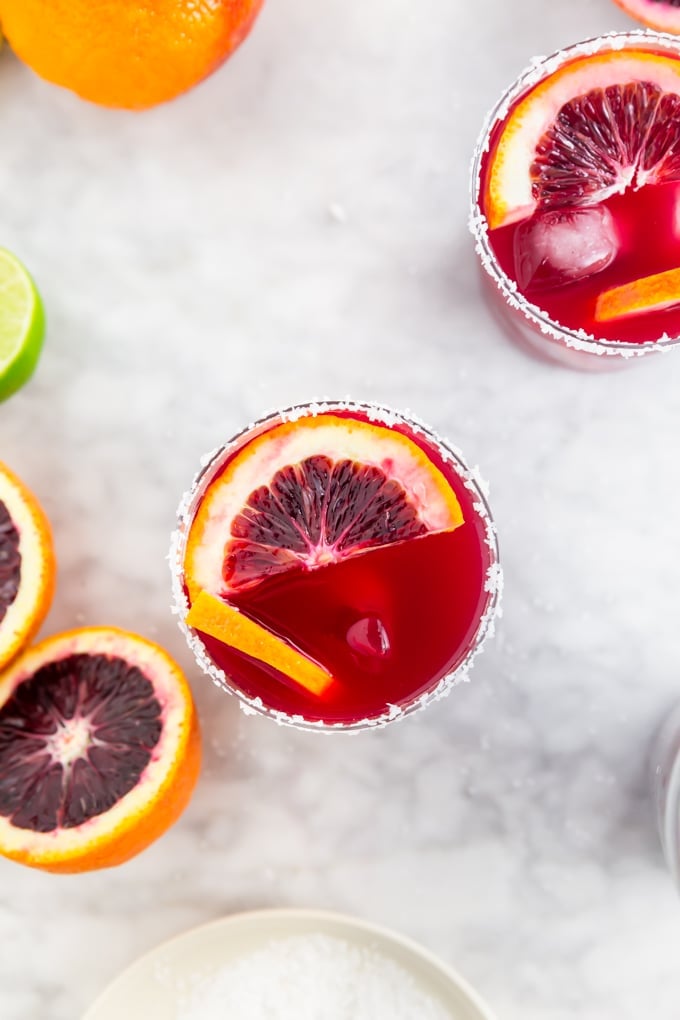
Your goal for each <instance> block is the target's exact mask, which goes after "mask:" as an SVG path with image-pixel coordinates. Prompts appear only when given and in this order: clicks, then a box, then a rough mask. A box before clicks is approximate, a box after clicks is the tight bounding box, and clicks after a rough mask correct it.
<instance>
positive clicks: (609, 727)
mask: <svg viewBox="0 0 680 1020" xmlns="http://www.w3.org/2000/svg"><path fill="white" fill-rule="evenodd" d="M629 25H630V23H629V22H628V20H627V19H626V18H625V17H624V15H622V14H620V13H619V12H618V10H617V9H616V8H615V7H614V4H613V3H611V0H562V2H554V3H545V0H513V2H512V3H507V2H503V0H471V2H470V3H467V4H465V3H463V0H420V2H419V3H418V4H415V3H412V2H410V0H372V2H371V3H369V4H366V3H351V2H348V0H325V2H324V3H323V4H321V5H319V4H312V3H309V2H308V0H307V2H305V0H287V2H286V3H281V2H279V3H277V2H275V0H269V3H268V6H267V9H266V10H265V11H264V13H263V15H262V18H261V20H260V23H259V25H258V26H257V29H256V31H255V33H254V35H253V36H252V38H251V40H250V41H249V42H248V44H247V45H246V46H245V47H244V48H243V50H241V52H240V53H239V54H238V55H237V57H236V58H235V59H234V60H232V62H231V63H230V64H229V65H227V66H226V67H225V68H223V69H222V71H221V72H220V73H219V74H217V75H216V76H214V77H213V78H212V79H211V80H210V81H208V82H207V83H206V84H205V85H203V86H202V87H201V88H199V89H197V90H196V91H194V92H193V93H192V94H190V95H189V96H187V97H185V98H184V99H182V100H181V101H178V102H175V103H173V104H171V105H169V106H167V107H164V108H162V109H158V110H156V111H154V112H151V113H148V114H146V115H142V116H134V115H129V114H124V113H116V112H107V111H104V110H99V109H97V108H95V107H90V106H88V105H86V104H84V103H81V102H79V101H78V100H76V99H75V98H72V97H71V96H70V95H68V94H67V93H62V92H61V91H59V90H58V89H55V88H52V87H50V86H48V85H46V84H43V83H42V82H40V81H38V80H37V79H35V78H34V77H33V76H32V75H31V73H30V72H29V71H27V70H26V69H24V68H22V67H21V66H20V65H19V64H18V63H17V62H16V61H15V60H14V59H13V58H12V57H11V55H10V54H8V53H5V54H4V55H3V56H2V58H1V59H0V94H1V101H0V135H1V137H2V155H1V156H0V194H1V195H2V196H3V198H2V228H1V230H0V243H3V244H5V245H7V246H8V247H10V248H12V249H14V250H16V251H17V252H18V253H19V254H20V255H22V256H23V258H24V259H25V261H26V262H27V263H28V264H29V265H30V266H31V267H32V269H33V270H34V273H35V275H36V277H37V279H38V281H39V283H40V286H41V289H42V291H43V294H44V297H45V300H46V304H47V308H48V314H49V320H50V328H49V339H48V344H47V348H46V351H45V355H44V358H43V361H42V363H41V366H40V370H39V373H38V375H37V376H36V378H35V380H34V382H33V383H32V384H31V386H30V387H29V388H27V389H26V390H25V391H24V392H23V393H22V394H21V395H19V396H18V397H17V398H15V399H13V400H12V401H10V402H9V403H8V404H6V405H3V406H2V407H1V408H0V423H1V437H2V438H1V443H0V455H1V456H2V458H3V459H5V460H7V461H8V462H9V463H10V464H11V465H12V466H13V467H14V468H15V469H16V470H17V471H19V472H20V473H22V474H23V476H24V477H25V479H26V481H28V482H29V483H30V484H32V485H33V486H34V488H35V489H36V490H37V492H38V493H39V494H40V496H41V497H42V499H43V501H44V503H45V506H46V508H47V510H48V511H49V514H50V516H51V518H52V521H53V523H54V528H55V533H56V541H57V547H58V553H59V559H60V575H59V590H58V597H57V600H56V604H55V607H54V609H53V612H52V613H51V615H50V617H49V619H48V622H47V625H46V628H45V631H46V632H48V633H49V632H53V631H56V630H58V629H61V628H65V627H70V626H73V625H77V624H79V623H85V622H86V623H112V624H118V625H122V626H125V627H129V628H133V629H136V630H138V631H140V632H141V633H143V634H146V635H150V636H153V637H155V638H157V639H158V640H160V641H162V642H163V643H164V644H166V645H167V646H168V647H169V648H170V649H171V650H172V651H173V652H174V653H175V654H176V655H177V656H178V658H179V659H180V661H181V662H182V663H183V664H184V665H185V666H186V667H187V668H188V670H189V672H190V675H191V679H192V682H193V685H194V689H195V692H196V697H197V700H198V703H199V707H200V711H201V716H202V720H203V725H204V729H205V736H206V749H207V753H206V763H205V771H204V774H203V776H202V778H201V781H200V784H199V786H198V790H197V792H196V795H195V798H194V800H193V802H192V804H191V806H190V808H189V810H188V811H187V813H186V815H185V816H184V817H183V819H182V820H181V822H180V823H179V824H178V825H177V826H176V827H175V828H174V829H173V830H172V831H171V832H170V833H169V834H168V835H167V836H166V837H165V838H163V839H162V840H161V841H160V842H159V843H157V844H156V845H155V846H154V847H153V848H151V849H150V850H149V851H148V852H147V853H145V854H143V855H142V856H141V857H139V858H138V859H137V860H135V861H134V862H132V863H130V864H129V865H127V866H125V867H122V868H120V869H119V870H117V871H112V872H108V873H107V872H103V873H99V874H92V875H87V876H82V877H67V878H58V877H54V876H49V875H42V874H40V873H37V872H31V871H28V870H24V869H22V868H20V867H18V866H16V865H13V864H11V863H8V862H0V945H1V946H2V950H1V952H0V1017H2V1020H74V1018H77V1017H79V1016H80V1014H81V1012H82V1010H83V1009H84V1008H85V1006H86V1005H87V1004H88V1002H89V1001H91V999H92V998H93V997H94V996H95V995H96V994H97V993H98V992H99V990H100V989H101V988H102V987H103V986H104V985H105V984H106V983H107V982H108V981H109V980H110V979H111V978H112V977H113V976H114V975H115V974H116V973H117V972H118V971H119V970H120V969H121V968H122V967H124V966H125V965H126V964H127V963H129V962H130V961H131V960H132V959H133V958H134V957H135V956H136V955H137V954H139V953H140V952H142V951H144V950H146V949H148V948H150V947H152V946H153V945H154V944H156V943H157V942H158V941H159V940H162V939H164V938H166V937H167V936H170V935H172V934H174V933H178V932H181V931H182V930H184V929H186V928H187V927H189V926H191V925H194V924H196V923H199V922H202V921H206V920H209V919H212V918H216V917H219V916H221V915H223V914H225V913H229V912H231V911H235V910H239V909H242V908H251V907H257V906H259V905H263V906H264V905H267V906H269V905H296V906H298V905H299V906H318V907H329V908H334V909H339V910H342V911H347V912H350V913H355V914H358V915H360V916H362V917H365V918H369V919H372V920H375V921H379V922H382V923H385V924H388V925H392V926H394V927H396V928H398V929H400V930H401V931H403V932H405V933H408V934H410V935H412V936H414V937H415V938H417V939H420V940H421V941H422V942H424V943H425V944H426V945H428V946H429V947H431V948H432V949H434V950H435V951H437V952H439V953H440V954H441V955H442V956H443V957H445V958H446V959H447V960H449V961H450V962H452V963H453V964H454V965H455V966H457V967H458V968H459V969H460V970H461V971H462V972H463V973H464V974H466V975H467V976H468V978H469V979H470V980H471V981H472V982H473V983H474V984H475V985H476V986H477V987H478V988H479V990H480V991H481V992H482V994H483V995H485V996H486V997H487V998H488V1000H489V1002H490V1003H491V1004H492V1005H493V1007H494V1008H495V1010H496V1011H497V1013H498V1017H499V1020H571V1018H573V1017H577V1018H580V1020H641V1018H645V1020H647V1018H652V1017H653V1018H654V1020H677V1018H678V1016H680V967H679V964H678V946H679V945H680V903H679V902H678V901H677V899H676V897H675V895H674V891H673V889H672V887H671V884H670V880H669V878H668V877H667V874H666V871H665V869H664V866H663V863H662V861H661V857H660V852H659V850H658V847H657V839H656V834H655V830H654V823H653V818H652V811H651V801H650V796H649V792H648V787H647V781H646V773H645V768H646V755H647V751H648V747H649V742H650V738H651V736H652V734H653V732H654V729H655V727H656V725H657V723H658V721H659V720H660V718H661V717H662V716H663V715H664V713H665V712H666V711H667V709H668V707H669V705H670V704H671V703H672V702H673V700H674V698H675V697H676V696H678V695H680V670H679V662H680V646H679V645H678V584H677V576H678V558H679V555H680V549H679V543H678V527H677V520H678V501H679V500H680V457H679V456H678V435H679V434H680V399H679V397H678V394H679V393H680V356H678V357H673V358H671V357H669V358H665V359H663V361H660V360H657V359H652V360H651V362H648V363H646V364H644V365H640V366H636V367H635V368H632V369H630V370H629V371H627V372H621V373H619V374H612V375H606V376H603V377H601V376H594V377H588V376H582V375H577V374H572V373H570V372H568V371H566V370H563V369H559V368H551V367H549V366H545V365H542V364H540V363H538V362H534V361H532V360H530V359H528V358H527V357H526V356H525V355H524V354H523V353H521V352H520V351H519V350H517V349H515V348H514V347H512V346H511V345H509V344H508V343H507V341H506V340H505V339H504V338H503V337H502V336H501V335H500V334H499V332H498V330H497V328H496V326H495V324H494V322H493V320H492V318H491V316H490V313H489V311H488V310H487V308H486V307H485V305H484V303H483V300H482V298H481V295H480V293H479V289H478V288H479V281H478V276H477V271H476V266H475V262H474V259H473V254H472V250H471V244H470V238H469V237H468V234H467V231H466V215H467V169H468V159H469V153H470V151H471V148H472V146H473V143H474V140H475V137H476V134H477V131H478V127H479V124H480V122H481V119H482V117H483V115H484V113H485V111H486V109H487V107H488V106H490V105H491V103H492V102H493V101H494V100H495V98H496V97H497V95H498V93H499V92H500V90H501V89H502V88H503V87H504V86H505V85H506V84H507V83H508V82H509V81H510V79H511V78H513V77H514V76H515V74H516V73H517V72H518V71H519V70H520V69H521V68H522V67H523V66H524V64H525V63H526V61H527V59H528V57H529V56H530V55H531V54H532V53H545V52H548V51H550V50H552V49H554V48H556V47H557V46H559V45H560V44H564V43H568V42H573V41H575V40H577V39H578V38H582V37H585V36H586V35H589V34H596V33H598V32H600V31H602V30H606V29H610V28H616V27H621V28H623V27H629ZM347 393H351V394H352V395H354V396H356V397H358V398H368V399H378V400H382V401H387V402H389V403H391V404H393V405H396V406H399V407H410V408H412V409H413V410H415V411H417V412H418V413H419V414H420V415H421V416H422V417H423V418H425V419H426V420H429V422H430V423H431V424H432V425H433V426H435V427H436V428H437V429H438V430H440V431H442V432H443V433H445V434H448V435H449V437H450V438H451V439H452V440H454V441H455V442H456V443H457V444H459V445H460V446H461V447H462V448H463V449H464V451H465V452H466V454H467V456H468V457H469V458H470V459H471V460H472V461H477V462H479V463H480V464H481V466H482V468H483V471H484V473H485V474H486V476H487V477H488V478H489V479H490V480H491V482H492V502H493V507H494V510H495V514H496V517H497V521H498V524H499V529H500V536H501V543H502V552H503V555H504V562H505V566H506V572H507V597H506V613H505V618H504V621H503V623H502V626H501V628H500V633H499V635H498V638H497V640H496V642H495V643H494V645H493V646H492V647H490V648H489V650H488V651H487V653H486V654H485V655H484V656H483V658H482V659H481V660H480V662H479V663H478V666H477V668H476V671H475V677H474V682H473V683H471V684H470V685H468V686H466V687H465V688H463V689H459V690H457V691H456V692H454V694H453V695H452V696H451V697H450V698H449V699H448V700H447V701H445V702H443V703H441V704H439V705H436V706H434V707H432V708H430V709H429V710H427V711H426V712H425V713H423V714H422V715H421V716H420V717H415V718H412V719H409V720H407V721H405V722H403V723H400V724H399V725H396V726H393V727H392V728H391V729H388V730H386V731H384V732H381V733H368V734H366V735H363V736H358V737H351V738H343V737H333V738H328V737H320V736H316V735H311V734H305V733H300V734H298V733H295V732H292V731H289V730H283V729H278V728H277V727H276V726H275V725H273V724H272V723H270V722H268V721H267V720H264V719H258V718H245V717H242V716H241V715H240V713H239V711H238V709H237V706H236V703H235V702H234V701H232V700H231V699H229V698H228V697H226V696H224V695H223V694H221V693H220V692H219V691H218V690H216V689H214V688H213V687H211V686H210V684H209V683H208V682H207V681H205V680H204V679H203V678H202V676H201V675H198V673H197V671H196V670H195V669H194V668H192V664H191V662H190V659H189V656H188V654H187V653H186V650H185V649H184V647H183V643H182V639H181V636H180V634H179V632H178V631H177V629H176V627H175V624H174V621H173V620H172V619H171V617H170V614H169V612H168V608H167V607H168V603H169V580H168V573H167V566H166V563H165V554H166V549H167V543H168V535H169V532H170V530H171V527H172V524H173V513H174V508H175V504H176V501H177V499H178V496H179V494H180V492H181V491H182V489H183V487H184V486H185V484H186V482H187V481H188V479H189V478H190V476H191V475H192V473H193V471H194V468H195V466H196V463H197V459H198V456H199V454H200V453H201V452H202V451H203V450H204V449H206V448H210V447H212V446H214V445H215V444H216V443H218V442H219V441H220V440H222V439H223V438H224V437H225V436H227V435H229V434H231V433H232V432H233V431H235V430H236V429H237V428H239V427H240V426H241V425H242V424H243V423H244V422H246V421H247V420H250V419H251V418H252V416H254V415H257V414H259V413H260V412H261V411H263V410H265V409H268V408H269V407H271V406H273V405H277V404H281V403H282V402H291V401H297V400H304V399H305V398H308V397H310V396H312V395H324V394H326V395H338V394H339V395H344V394H347ZM244 1020H245V1018H244Z"/></svg>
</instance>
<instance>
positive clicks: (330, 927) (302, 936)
mask: <svg viewBox="0 0 680 1020" xmlns="http://www.w3.org/2000/svg"><path fill="white" fill-rule="evenodd" d="M312 971H314V972H315V973H314V974H312V973H311V972H312ZM334 988H335V992H333V991H332V990H333V989H334ZM279 990H280V994H279ZM383 992H384V1004H383V1001H382V996H383ZM315 996H318V1003H319V1005H318V1006H317V1008H316V1009H315V1007H314V1002H315ZM352 996H354V998H352ZM395 1004H398V1005H397V1006H396V1009H397V1011H395ZM409 1004H410V1009H409ZM301 1008H302V1009H304V1010H306V1011H305V1012H301ZM287 1009H290V1011H289V1012H286V1010H287ZM398 1010H401V1012H403V1013H404V1016H406V1015H407V1013H410V1015H412V1016H413V1020H430V1018H431V1020H494V1017H493V1014H492V1013H491V1011H490V1010H489V1008H488V1006H486V1005H485V1004H484V1003H483V1002H482V1000H481V999H480V998H479V996H478V995H477V993H476V992H475V991H474V990H473V989H472V988H471V987H470V986H469V985H468V984H467V982H466V981H464V980H463V978H461V977H460V976H459V975H458V974H456V972H455V971H453V970H452V969H451V968H450V967H448V966H447V965H446V964H444V963H443V962H442V961H441V960H438V959H437V957H435V956H434V955H433V954H431V953H429V952H428V951H427V950H426V949H423V948H422V947H421V946H419V945H417V944H416V943H415V942H412V941H411V940H410V939H407V938H404V937H403V936H401V935H398V934H396V933H395V932H391V931H388V930H387V929H385V928H381V927H378V926H376V925H373V924H369V923H367V922H365V921H360V920H357V919H355V918H351V917H344V916H342V915H340V914H333V913H328V912H325V911H315V910H287V909H282V910H258V911H253V912H250V913H243V914H235V915H233V916H231V917H225V918H223V919H221V920H219V921H214V922H213V923H211V924H206V925H202V926H201V927H199V928H194V929H192V930H191V931H188V932H185V933H184V934H183V935H180V936H178V937H177V938H174V939H171V940H170V941H169V942H165V943H163V944H162V945H160V946H158V947H157V948H156V949H154V950H152V951H151V952H150V953H147V954H146V955H145V956H142V957H140V958H139V959H138V960H137V961H136V962H135V963H133V964H132V965H131V966H130V967H128V968H127V970H125V971H124V972H123V973H122V974H121V975H120V976H119V977H118V978H116V979H115V980H114V981H113V983H112V984H111V985H109V987H108V988H107V989H106V990H105V991H104V992H103V993H102V995H101V996H100V997H99V998H98V999H97V1001H96V1002H95V1003H94V1004H93V1005H92V1006H91V1007H90V1008H89V1010H88V1011H87V1012H86V1014H85V1016H84V1017H83V1020H120V1017H121V1016H124V1017H125V1020H214V1018H215V1017H219V1020H223V1018H224V1020H226V1018H227V1017H229V1018H231V1017H234V1016H235V1015H236V1013H235V1011H238V1020H260V1017H264V1016H266V1017H268V1018H269V1017H271V1018H272V1020H278V1018H279V1017H281V1018H285V1017H287V1016H288V1015H289V1016H290V1017H291V1020H292V1018H293V1017H295V1018H296V1020H304V1018H305V1017H306V1016H308V1015H309V1016H310V1017H312V1016H313V1017H314V1020H326V1018H328V1020H334V1018H335V1017H336V1016H337V1017H338V1018H342V1020H345V1018H346V1017H348V1016H352V1017H353V1018H354V1020H364V1018H366V1020H369V1018H370V1020H387V1018H388V1017H389V1018H390V1020H398V1018H399V1017H400V1016H401V1012H398ZM404 1010H406V1012H404ZM416 1013H417V1014H418V1015H417V1016H416V1015H415V1014H416Z"/></svg>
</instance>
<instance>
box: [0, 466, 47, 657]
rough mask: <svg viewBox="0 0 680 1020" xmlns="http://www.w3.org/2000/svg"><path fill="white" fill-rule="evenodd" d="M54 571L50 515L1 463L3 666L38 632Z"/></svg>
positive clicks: (0, 652)
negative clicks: (48, 519) (45, 512)
mask: <svg viewBox="0 0 680 1020" xmlns="http://www.w3.org/2000/svg"><path fill="white" fill-rule="evenodd" d="M55 575H56V562H55V558H54V549H53V546H52V535H51V532H50V526H49V524H48V521H47V518H46V517H45V514H44V513H43V511H42V509H41V508H40V506H39V504H38V502H37V500H36V498H35V496H33V494H32V493H31V492H29V490H28V489H27V488H26V486H25V485H23V484H22V483H21V482H20V481H19V479H18V478H17V477H16V475H14V474H12V472H11V471H10V470H9V468H7V467H5V465H4V464H1V463H0V669H2V668H3V667H4V666H5V665H6V664H7V663H8V662H10V661H11V659H13V658H14V656H15V655H17V653H18V652H20V651H21V649H22V648H23V647H24V645H26V644H27V643H28V642H29V641H30V639H31V638H32V637H33V635H34V634H35V633H36V632H37V631H38V629H39V627H40V625H41V624H42V622H43V620H44V618H45V616H46V615H47V611H48V609H49V608H50V603H51V601H52V596H53V594H54V582H55Z"/></svg>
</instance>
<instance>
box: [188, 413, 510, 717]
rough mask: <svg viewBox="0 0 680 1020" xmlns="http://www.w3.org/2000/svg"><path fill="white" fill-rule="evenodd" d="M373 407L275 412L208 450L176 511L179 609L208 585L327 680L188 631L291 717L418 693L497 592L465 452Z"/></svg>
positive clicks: (443, 669) (437, 676) (446, 664)
mask: <svg viewBox="0 0 680 1020" xmlns="http://www.w3.org/2000/svg"><path fill="white" fill-rule="evenodd" d="M377 410H379V409H372V410H371V411H369V412H367V411H366V410H364V409H362V408H361V407H359V406H350V408H347V407H339V408H338V409H334V410H333V412H332V413H331V412H324V413H322V414H317V415H315V416H314V415H312V414H311V413H309V412H306V413H305V409H295V410H294V412H293V413H292V414H293V416H292V417H291V419H290V420H289V419H288V418H286V417H285V416H284V417H283V420H281V419H276V418H274V419H270V420H269V421H268V422H267V424H266V425H264V426H258V427H257V428H256V429H255V430H254V432H252V433H249V434H247V435H246V437H245V440H241V442H240V443H237V444H236V447H235V448H231V449H228V450H227V451H225V453H224V454H223V455H221V456H220V457H218V458H217V459H216V461H215V462H214V463H213V465H212V466H211V467H210V468H209V469H208V470H207V472H206V473H205V474H204V475H203V476H202V477H201V479H200V482H199V486H198V489H197V490H196V491H195V492H194V494H193V497H192V502H190V503H189V506H188V510H187V511H186V513H185V515H184V516H183V524H184V527H185V528H186V533H187V539H186V545H185V546H184V548H183V547H182V542H180V548H179V553H178V557H177V577H178V580H179V583H180V584H183V586H184V600H186V604H185V607H184V609H183V612H184V613H186V611H187V610H186V605H187V604H188V605H191V604H192V603H193V602H194V600H196V598H197V595H198V594H199V592H205V591H210V590H211V586H212V593H213V594H215V595H218V596H220V597H221V598H222V599H228V601H229V602H230V603H231V604H233V605H234V606H236V607H237V608H238V610H240V612H241V613H242V614H245V615H246V616H248V617H250V618H251V619H252V620H254V621H256V622H257V623H258V624H259V625H261V626H262V627H265V628H267V629H268V630H269V631H270V632H271V633H273V634H274V635H276V636H277V637H278V638H279V639H281V640H283V641H285V642H287V643H288V644H289V645H290V646H292V647H293V648H294V649H297V650H299V651H300V653H301V654H302V655H303V656H306V657H307V658H308V659H309V660H311V661H313V662H316V663H318V664H319V665H320V666H322V667H323V668H324V669H325V670H327V671H328V672H329V673H330V674H331V675H332V677H333V678H334V682H333V683H331V684H325V685H314V689H312V686H311V685H309V684H307V685H305V683H304V682H303V681H302V680H301V679H298V678H297V677H296V676H293V675H290V674H287V673H286V671H285V670H284V669H283V668H277V665H276V660H275V658H274V657H272V656H269V655H267V656H265V655H264V654H263V653H262V650H261V649H258V648H257V647H255V645H254V647H253V649H252V652H251V654H247V652H246V650H245V649H244V647H243V646H242V645H239V647H238V648H235V647H233V645H232V643H231V642H230V641H229V639H228V637H225V638H224V639H223V640H217V639H216V637H215V636H210V635H209V634H208V633H205V632H203V633H200V634H196V633H193V634H191V635H190V639H191V640H192V642H193V645H194V649H195V650H196V652H197V654H198V656H199V661H200V662H201V664H202V665H203V666H204V668H206V669H208V670H211V669H212V670H213V675H215V673H214V671H215V669H216V670H217V674H216V678H217V679H218V682H220V683H221V684H222V685H223V686H227V687H228V688H229V689H235V690H236V691H237V692H238V693H240V694H241V696H243V697H245V698H246V699H248V700H249V701H250V702H251V703H254V704H255V705H256V707H262V706H266V708H267V709H268V710H270V711H275V712H277V713H281V715H282V716H288V717H292V716H295V717H296V718H297V720H298V721H299V720H301V719H304V720H305V721H310V722H316V721H322V722H336V723H340V724H342V725H348V724H349V725H352V724H354V723H357V722H359V721H360V720H363V719H368V718H371V719H374V718H379V717H381V716H382V715H384V714H385V713H387V712H389V708H388V706H389V704H390V703H392V704H395V705H399V706H408V704H409V703H412V702H413V701H414V699H415V698H416V697H418V696H420V695H425V696H426V695H427V693H428V692H431V691H432V689H433V688H434V687H435V686H436V685H437V683H438V682H439V681H440V680H441V679H442V678H443V677H444V676H445V675H447V674H448V673H450V672H451V671H453V670H455V669H456V667H457V666H458V665H460V664H461V662H462V661H463V660H464V659H465V658H466V656H467V655H468V653H469V652H470V650H471V648H472V647H473V646H474V644H475V641H476V640H477V638H478V632H479V629H480V626H481V620H482V617H483V616H484V614H485V612H486V610H488V608H489V606H490V604H491V603H492V602H493V601H494V598H495V595H494V592H493V589H492V587H491V586H489V587H487V585H486V579H487V572H488V570H489V568H490V566H491V563H492V562H493V553H492V549H493V541H492V537H491V534H492V533H491V531H490V527H491V526H490V523H489V520H488V517H486V516H485V514H486V510H485V505H484V502H483V497H481V495H480V494H479V493H478V492H477V490H476V487H475V486H474V484H473V483H472V481H471V480H470V478H469V477H468V473H467V471H466V469H465V468H464V465H462V464H459V463H458V462H456V460H455V458H454V457H453V456H451V455H447V454H446V453H445V452H444V450H443V448H442V449H441V450H440V449H439V448H438V447H437V445H436V444H435V443H434V442H433V441H432V439H431V438H430V437H429V436H428V435H427V434H426V433H425V432H424V431H423V430H420V429H417V428H415V427H413V426H410V425H409V424H408V423H406V422H405V421H404V420H401V419H399V418H398V417H395V416H389V415H388V418H389V421H388V422H386V421H384V420H381V419H380V416H379V415H378V414H377ZM383 413H386V412H383ZM251 443H254V444H255V446H254V450H250V451H249V446H250V445H251ZM454 465H456V466H454ZM246 471H247V473H246ZM243 474H245V480H244V478H242V477H241V476H242V475H243ZM225 480H226V481H225ZM246 480H247V482H248V484H246ZM183 552H184V556H183V555H182V553H183ZM215 563H217V568H216V567H215V565H214V564H215ZM180 597H181V596H180ZM190 617H191V619H192V620H194V619H195V614H194V612H193V610H192V612H191V614H190ZM199 629H200V628H199ZM234 643H235V642H234ZM265 651H266V649H265Z"/></svg>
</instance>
